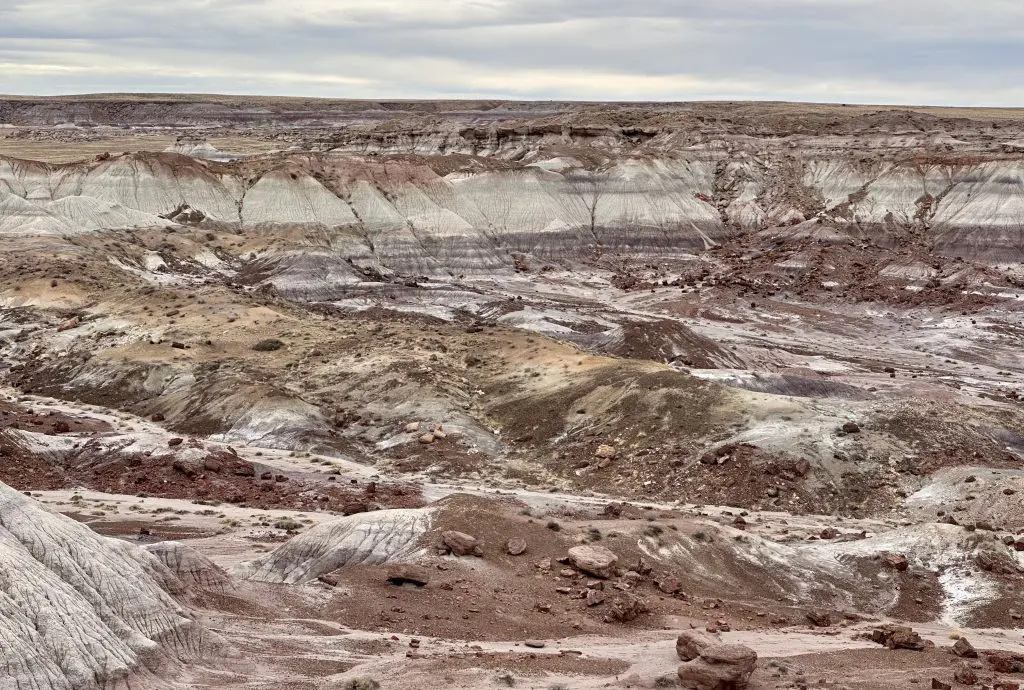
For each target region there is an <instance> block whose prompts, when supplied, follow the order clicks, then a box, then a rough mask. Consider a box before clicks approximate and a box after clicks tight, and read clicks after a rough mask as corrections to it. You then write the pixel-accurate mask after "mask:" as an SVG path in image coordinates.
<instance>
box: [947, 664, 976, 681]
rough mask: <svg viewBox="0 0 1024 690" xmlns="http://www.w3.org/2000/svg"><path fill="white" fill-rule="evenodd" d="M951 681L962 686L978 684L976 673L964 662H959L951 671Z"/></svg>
mask: <svg viewBox="0 0 1024 690" xmlns="http://www.w3.org/2000/svg"><path fill="white" fill-rule="evenodd" d="M953 680H955V681H956V682H957V683H963V684H964V685H974V684H975V683H977V682H978V672H977V671H975V670H974V669H973V668H971V665H970V664H969V663H967V662H966V661H961V662H960V663H958V664H957V665H956V667H955V668H954V669H953Z"/></svg>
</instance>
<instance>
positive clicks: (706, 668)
mask: <svg viewBox="0 0 1024 690" xmlns="http://www.w3.org/2000/svg"><path fill="white" fill-rule="evenodd" d="M756 667H757V652H755V651H754V650H753V649H751V648H750V647H744V646H743V645H737V644H718V643H715V644H710V645H708V646H707V647H705V648H704V649H703V650H702V651H701V654H700V656H699V657H697V658H696V659H694V660H692V661H689V662H687V663H685V664H682V665H681V666H680V667H679V671H678V675H679V682H680V684H681V685H682V686H683V687H684V688H691V689H692V690H743V689H744V688H746V687H747V684H748V683H749V682H750V675H751V674H752V673H753V672H754V669H755V668H756Z"/></svg>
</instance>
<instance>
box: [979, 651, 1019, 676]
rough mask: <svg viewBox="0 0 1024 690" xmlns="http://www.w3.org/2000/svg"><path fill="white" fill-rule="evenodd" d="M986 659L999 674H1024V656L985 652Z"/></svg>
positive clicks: (1010, 653) (1011, 653)
mask: <svg viewBox="0 0 1024 690" xmlns="http://www.w3.org/2000/svg"><path fill="white" fill-rule="evenodd" d="M985 659H986V660H988V663H989V664H991V666H992V670H993V671H995V672H997V673H1024V654H1014V653H1013V652H985Z"/></svg>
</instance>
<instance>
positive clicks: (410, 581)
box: [387, 564, 430, 587]
mask: <svg viewBox="0 0 1024 690" xmlns="http://www.w3.org/2000/svg"><path fill="white" fill-rule="evenodd" d="M387 580H388V583H390V584H392V585H416V586H417V587H426V586H427V583H428V582H430V572H429V571H428V570H427V569H426V568H423V567H421V566H418V565H407V564H401V565H393V566H391V567H390V568H388V577H387Z"/></svg>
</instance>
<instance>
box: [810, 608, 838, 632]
mask: <svg viewBox="0 0 1024 690" xmlns="http://www.w3.org/2000/svg"><path fill="white" fill-rule="evenodd" d="M805 615H806V616H807V620H808V621H809V622H810V623H811V625H814V626H816V627H819V628H827V627H829V626H830V625H832V613H831V612H829V611H825V610H824V609H811V610H810V611H808V612H807V613H806V614H805Z"/></svg>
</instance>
